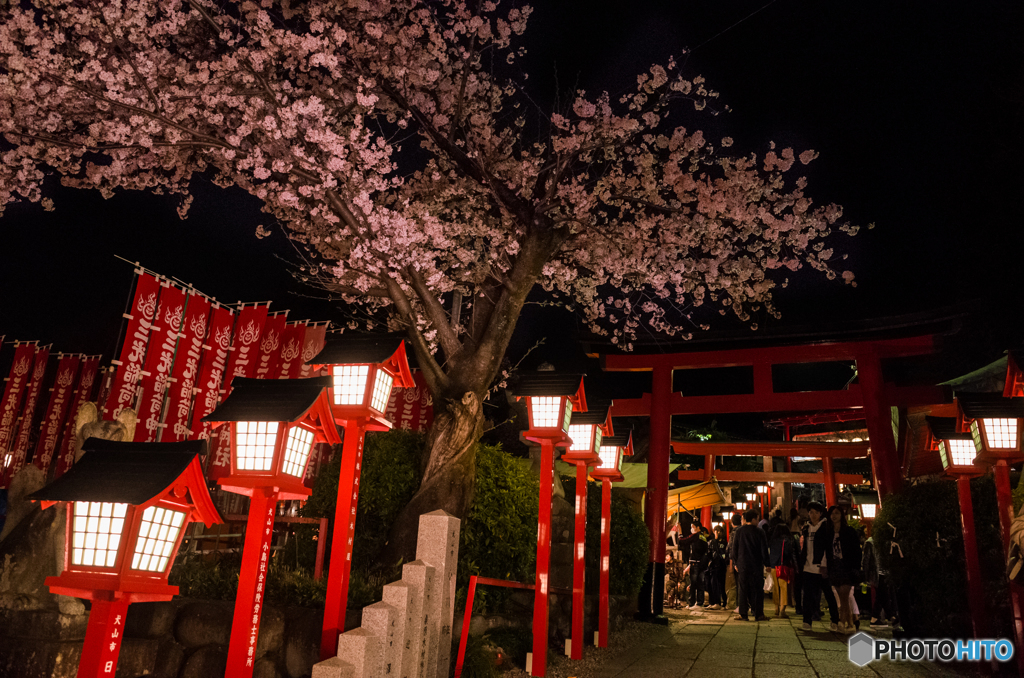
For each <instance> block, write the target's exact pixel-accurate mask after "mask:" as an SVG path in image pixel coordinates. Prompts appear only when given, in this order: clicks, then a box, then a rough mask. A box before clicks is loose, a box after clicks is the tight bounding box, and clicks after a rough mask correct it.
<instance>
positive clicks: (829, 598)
mask: <svg viewBox="0 0 1024 678" xmlns="http://www.w3.org/2000/svg"><path fill="white" fill-rule="evenodd" d="M824 515H825V507H824V506H822V505H821V504H819V503H818V502H816V501H812V502H811V503H810V504H808V505H807V518H808V519H807V524H806V525H804V529H803V534H802V535H801V536H800V566H801V568H802V571H803V576H802V577H801V578H800V583H801V587H802V589H803V590H802V594H803V605H802V606H801V607H802V610H803V613H804V623H803V626H802V627H801V628H803V630H804V631H810V630H811V622H812V621H814V615H816V614H820V613H821V592H822V589H823V588H824V591H825V602H826V603H827V604H828V615H829V619H830V622H831V625H830V628H831V629H832V630H833V631H838V630H839V607H838V606H837V605H836V599H835V596H833V595H832V587H831V586H829V585H828V582H827V581H825V580H824V579H823V577H822V576H821V568H820V567H819V564H818V563H815V562H814V538H815V536H816V535H817V533H818V530H819V529H820V528H821V526H822V525H823V522H822V517H823V516H824ZM818 562H819V563H820V562H821V561H820V557H819V560H818Z"/></svg>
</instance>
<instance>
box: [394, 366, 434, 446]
mask: <svg viewBox="0 0 1024 678" xmlns="http://www.w3.org/2000/svg"><path fill="white" fill-rule="evenodd" d="M412 376H413V378H414V379H415V380H416V385H415V386H413V387H412V388H396V389H392V391H391V399H390V400H389V401H388V409H387V413H386V415H385V416H386V417H387V419H388V421H391V422H392V423H393V424H394V425H395V428H400V429H405V430H407V431H426V430H427V429H429V428H430V425H431V424H432V423H433V422H434V400H433V397H432V396H431V394H430V389H429V388H427V380H426V379H424V378H423V373H422V372H420V371H419V370H416V371H415V372H413V373H412Z"/></svg>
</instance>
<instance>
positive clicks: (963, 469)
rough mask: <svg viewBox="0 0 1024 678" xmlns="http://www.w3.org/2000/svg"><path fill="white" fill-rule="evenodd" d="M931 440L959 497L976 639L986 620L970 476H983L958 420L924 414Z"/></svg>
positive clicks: (969, 441) (969, 439) (983, 630)
mask: <svg viewBox="0 0 1024 678" xmlns="http://www.w3.org/2000/svg"><path fill="white" fill-rule="evenodd" d="M927 421H928V427H929V428H930V429H931V435H932V439H933V440H935V441H937V443H938V448H939V457H940V459H941V460H942V468H943V469H944V470H945V472H946V475H948V476H950V477H951V478H955V479H956V489H957V495H958V497H959V500H960V522H961V525H960V527H961V530H962V532H963V539H964V558H965V560H966V564H967V598H968V601H967V602H968V605H969V606H970V610H971V624H972V626H973V630H974V637H975V638H984V637H985V630H986V627H987V625H986V623H985V609H984V600H985V597H984V590H983V588H982V583H981V565H980V563H979V561H978V540H977V538H976V536H975V531H974V504H973V502H972V501H971V478H975V477H977V476H980V475H982V470H981V469H979V468H978V467H976V466H975V465H974V456H975V454H976V452H975V449H974V441H973V440H972V439H971V436H970V434H967V433H958V432H957V428H958V427H957V421H956V419H953V418H946V417H927Z"/></svg>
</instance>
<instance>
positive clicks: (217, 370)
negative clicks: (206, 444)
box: [189, 306, 235, 440]
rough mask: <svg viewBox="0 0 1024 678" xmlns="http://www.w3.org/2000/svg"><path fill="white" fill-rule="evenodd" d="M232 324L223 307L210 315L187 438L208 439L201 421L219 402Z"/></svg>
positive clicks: (231, 314)
mask: <svg viewBox="0 0 1024 678" xmlns="http://www.w3.org/2000/svg"><path fill="white" fill-rule="evenodd" d="M234 324H235V313H234V311H232V310H231V309H230V308H227V307H226V306H218V307H216V308H215V309H213V313H211V314H210V331H209V333H208V334H207V340H206V344H205V345H204V346H203V349H204V350H205V353H204V354H203V362H202V366H201V367H200V368H199V380H198V381H197V382H196V388H197V389H198V390H197V391H196V403H195V407H193V408H192V433H191V435H190V436H189V437H190V438H191V439H192V440H200V439H207V438H209V437H210V425H209V424H205V423H203V421H202V419H203V417H205V416H206V415H208V414H209V413H210V412H213V409H214V408H215V407H217V403H218V402H220V394H221V389H222V388H223V385H224V372H225V370H226V369H227V364H228V350H229V348H228V347H229V346H231V328H232V327H234Z"/></svg>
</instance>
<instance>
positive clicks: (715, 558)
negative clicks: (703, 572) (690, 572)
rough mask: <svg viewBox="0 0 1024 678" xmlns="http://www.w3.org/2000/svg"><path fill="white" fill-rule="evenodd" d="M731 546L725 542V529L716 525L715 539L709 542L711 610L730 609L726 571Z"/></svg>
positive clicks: (708, 575) (709, 607)
mask: <svg viewBox="0 0 1024 678" xmlns="http://www.w3.org/2000/svg"><path fill="white" fill-rule="evenodd" d="M728 549H729V546H728V544H727V543H726V540H725V528H724V527H722V526H721V525H715V529H714V537H713V538H712V539H711V541H709V542H708V568H707V578H708V583H709V586H708V589H709V593H710V596H711V604H710V605H709V606H708V609H709V610H721V609H722V608H725V609H729V608H728V606H727V604H728V601H727V600H726V596H725V570H726V566H727V565H728V564H729V555H728Z"/></svg>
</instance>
